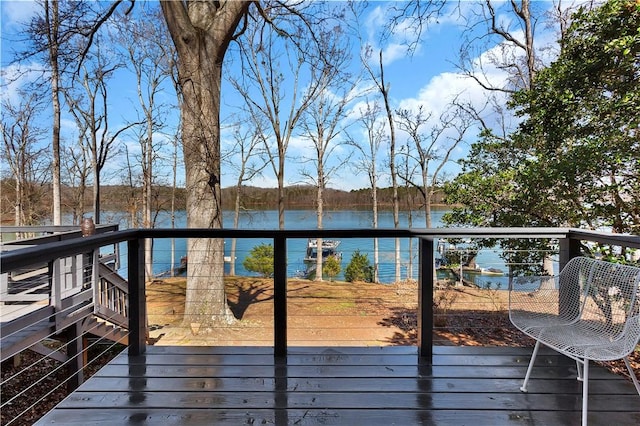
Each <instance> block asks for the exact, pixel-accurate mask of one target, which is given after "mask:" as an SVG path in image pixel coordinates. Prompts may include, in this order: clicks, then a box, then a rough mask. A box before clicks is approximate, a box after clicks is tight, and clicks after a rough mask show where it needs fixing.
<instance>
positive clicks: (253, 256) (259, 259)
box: [242, 244, 273, 277]
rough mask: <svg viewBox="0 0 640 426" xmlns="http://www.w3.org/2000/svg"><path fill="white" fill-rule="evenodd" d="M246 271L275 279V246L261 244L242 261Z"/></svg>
mask: <svg viewBox="0 0 640 426" xmlns="http://www.w3.org/2000/svg"><path fill="white" fill-rule="evenodd" d="M242 266H244V269H246V270H247V271H251V272H257V273H258V274H260V275H262V276H263V277H273V245H271V244H260V245H258V246H255V247H253V248H252V249H251V251H250V252H249V255H248V256H247V257H245V258H244V260H243V261H242Z"/></svg>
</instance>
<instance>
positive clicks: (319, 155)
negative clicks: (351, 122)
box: [301, 29, 357, 281]
mask: <svg viewBox="0 0 640 426" xmlns="http://www.w3.org/2000/svg"><path fill="white" fill-rule="evenodd" d="M333 37H335V38H333ZM323 38H324V40H325V41H329V40H331V41H329V42H335V43H336V45H335V46H334V47H331V48H330V50H331V51H332V52H334V53H333V58H332V59H333V61H332V64H331V65H329V66H327V67H324V68H322V69H319V70H317V71H316V72H317V73H318V75H317V76H315V79H317V80H318V82H319V95H318V97H317V98H316V99H315V101H314V102H313V103H312V104H311V105H310V106H309V108H308V109H307V110H306V111H305V113H304V115H303V119H302V121H301V127H302V132H303V133H302V136H303V137H304V138H305V139H307V140H309V141H310V142H311V148H312V150H313V153H314V156H313V157H311V158H308V159H305V160H303V161H308V162H311V163H312V164H313V165H314V170H313V172H310V171H306V170H302V175H303V177H305V178H306V179H308V180H309V181H311V182H312V183H313V185H314V186H315V188H316V218H317V228H318V229H322V228H323V224H322V219H323V217H324V191H325V189H326V187H327V183H328V182H329V180H330V179H331V177H332V176H335V175H336V174H337V173H339V170H341V169H343V167H344V165H345V164H347V163H348V160H349V155H348V154H347V155H343V156H342V158H339V157H338V155H337V152H338V151H339V149H340V148H343V147H344V146H346V145H347V140H346V139H341V138H340V137H341V135H342V134H343V132H344V131H345V130H346V127H347V126H348V121H347V120H346V117H347V114H348V112H349V111H348V110H347V107H348V106H349V105H350V104H351V102H352V101H353V100H354V99H355V97H356V96H357V92H356V84H357V81H350V80H351V75H349V74H345V73H343V72H341V71H340V70H343V69H346V68H348V61H349V59H350V57H349V54H348V50H347V46H342V47H341V46H339V42H340V40H341V39H342V40H344V39H346V37H345V36H344V34H341V33H340V32H339V31H335V29H334V31H333V33H332V34H331V35H330V34H326V35H325V36H324V37H323ZM314 74H315V73H314ZM330 161H332V162H333V164H332V165H330ZM317 244H318V256H317V258H316V273H315V280H316V281H322V267H323V263H322V239H318V241H317Z"/></svg>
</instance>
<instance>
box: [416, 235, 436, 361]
mask: <svg viewBox="0 0 640 426" xmlns="http://www.w3.org/2000/svg"><path fill="white" fill-rule="evenodd" d="M418 259H419V261H418V355H419V356H420V358H421V359H422V360H423V361H425V362H427V363H431V362H432V359H433V288H434V280H435V250H434V247H433V239H432V238H419V239H418Z"/></svg>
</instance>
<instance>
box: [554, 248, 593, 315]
mask: <svg viewBox="0 0 640 426" xmlns="http://www.w3.org/2000/svg"><path fill="white" fill-rule="evenodd" d="M595 262H596V260H595V259H592V258H589V257H583V256H579V257H574V258H572V259H571V260H569V262H567V264H566V265H565V266H564V268H562V271H560V276H559V277H558V286H559V293H560V294H559V298H560V299H559V315H560V317H561V318H562V319H563V320H564V321H566V322H574V321H577V320H579V319H580V316H581V314H582V310H583V308H584V305H585V302H586V300H587V295H588V292H589V283H590V280H591V274H592V269H593V265H594V263H595Z"/></svg>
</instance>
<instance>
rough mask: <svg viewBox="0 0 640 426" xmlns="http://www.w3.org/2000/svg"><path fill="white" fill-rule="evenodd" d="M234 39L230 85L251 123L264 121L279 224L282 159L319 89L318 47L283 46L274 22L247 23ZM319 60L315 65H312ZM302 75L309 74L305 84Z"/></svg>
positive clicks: (281, 216) (305, 41) (263, 134)
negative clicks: (237, 59) (237, 71)
mask: <svg viewBox="0 0 640 426" xmlns="http://www.w3.org/2000/svg"><path fill="white" fill-rule="evenodd" d="M243 37H244V38H243V41H244V43H242V44H241V45H240V51H241V53H242V60H243V63H242V70H243V72H242V80H239V79H236V80H234V86H235V87H236V89H237V90H238V91H239V92H240V93H241V94H242V95H243V97H244V99H245V101H246V102H247V109H248V110H249V111H250V114H251V115H252V116H253V117H255V119H254V121H255V122H256V125H257V124H262V123H266V127H263V128H262V132H261V133H260V135H261V137H262V138H263V142H264V146H265V150H266V154H267V156H268V159H269V163H270V164H271V166H272V168H273V172H274V175H275V176H276V179H277V181H278V226H279V227H280V229H284V208H285V203H284V201H285V195H284V186H285V162H286V159H287V150H288V148H289V143H290V141H291V139H292V137H293V136H294V132H295V130H296V128H297V125H298V123H299V121H300V119H301V117H302V115H303V114H304V112H305V111H306V110H307V109H308V108H309V107H310V105H311V104H312V103H313V102H314V100H315V99H316V98H317V96H318V94H319V93H320V91H321V86H322V84H325V83H324V82H323V81H321V80H320V79H319V78H316V77H317V76H318V75H319V74H321V71H318V70H317V69H316V68H315V67H316V66H320V67H322V64H323V62H322V60H318V57H319V55H321V53H320V52H315V53H314V49H315V47H316V45H315V44H314V43H313V40H309V39H308V38H306V39H305V38H304V37H302V38H300V39H299V40H298V43H299V44H304V47H302V48H300V49H289V48H287V47H286V45H284V44H283V43H281V42H279V41H280V39H281V36H280V33H279V32H278V31H277V30H276V28H274V27H271V26H265V25H263V24H261V23H254V24H252V25H249V27H248V28H247V31H246V33H245V34H244V36H243ZM318 64H320V65H318ZM305 75H310V76H311V78H310V81H309V82H308V85H307V86H306V87H305V86H303V85H305V84H307V83H306V82H305V81H304V80H305V78H304V77H305Z"/></svg>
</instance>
